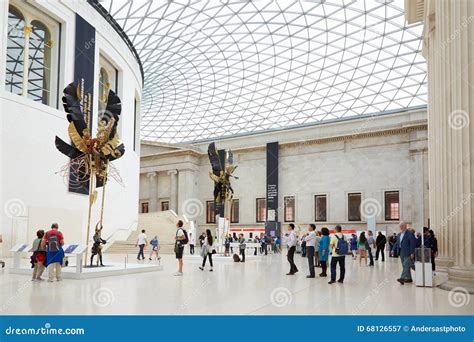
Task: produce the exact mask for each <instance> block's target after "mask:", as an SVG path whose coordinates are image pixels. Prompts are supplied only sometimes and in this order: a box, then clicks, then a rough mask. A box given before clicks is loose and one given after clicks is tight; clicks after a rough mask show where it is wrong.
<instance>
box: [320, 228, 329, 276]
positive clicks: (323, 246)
mask: <svg viewBox="0 0 474 342" xmlns="http://www.w3.org/2000/svg"><path fill="white" fill-rule="evenodd" d="M328 259H329V229H327V228H326V227H323V228H321V240H319V262H320V263H321V270H322V272H321V273H320V274H319V276H320V277H327V269H328Z"/></svg>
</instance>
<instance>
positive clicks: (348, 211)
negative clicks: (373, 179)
mask: <svg viewBox="0 0 474 342" xmlns="http://www.w3.org/2000/svg"><path fill="white" fill-rule="evenodd" d="M350 195H359V197H360V203H359V206H358V209H359V219H358V220H351V218H350V208H349V205H350V202H349V196H350ZM362 197H363V192H362V191H348V192H346V201H347V205H346V210H347V222H362V213H361V210H360V206H361V204H362Z"/></svg>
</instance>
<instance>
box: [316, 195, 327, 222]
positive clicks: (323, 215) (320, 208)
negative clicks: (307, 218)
mask: <svg viewBox="0 0 474 342" xmlns="http://www.w3.org/2000/svg"><path fill="white" fill-rule="evenodd" d="M314 220H315V221H316V222H326V221H327V198H326V195H316V196H314Z"/></svg>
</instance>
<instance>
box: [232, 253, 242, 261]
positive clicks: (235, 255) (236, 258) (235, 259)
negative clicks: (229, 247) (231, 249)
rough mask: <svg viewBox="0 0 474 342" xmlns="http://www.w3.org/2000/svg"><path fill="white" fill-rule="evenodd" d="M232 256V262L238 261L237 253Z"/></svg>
mask: <svg viewBox="0 0 474 342" xmlns="http://www.w3.org/2000/svg"><path fill="white" fill-rule="evenodd" d="M232 258H233V259H234V262H239V261H240V257H239V256H238V255H237V254H234V255H233V256H232Z"/></svg>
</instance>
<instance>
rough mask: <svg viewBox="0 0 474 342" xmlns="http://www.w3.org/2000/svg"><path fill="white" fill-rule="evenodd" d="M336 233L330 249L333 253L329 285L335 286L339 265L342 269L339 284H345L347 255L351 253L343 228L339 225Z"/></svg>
mask: <svg viewBox="0 0 474 342" xmlns="http://www.w3.org/2000/svg"><path fill="white" fill-rule="evenodd" d="M334 230H335V233H334V236H333V237H332V238H331V243H330V246H329V247H330V249H331V252H332V258H331V280H330V281H329V283H328V284H334V283H335V282H336V268H337V264H339V268H340V275H339V279H338V281H337V282H338V283H341V284H342V283H343V282H344V276H345V274H346V254H347V253H348V252H349V246H348V243H347V241H346V239H345V237H344V234H342V227H341V226H340V225H337V226H336V228H334Z"/></svg>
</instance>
